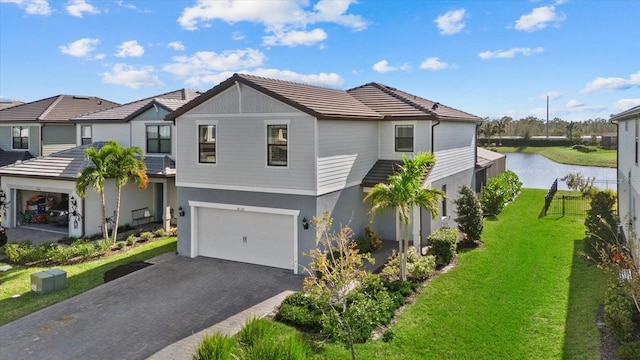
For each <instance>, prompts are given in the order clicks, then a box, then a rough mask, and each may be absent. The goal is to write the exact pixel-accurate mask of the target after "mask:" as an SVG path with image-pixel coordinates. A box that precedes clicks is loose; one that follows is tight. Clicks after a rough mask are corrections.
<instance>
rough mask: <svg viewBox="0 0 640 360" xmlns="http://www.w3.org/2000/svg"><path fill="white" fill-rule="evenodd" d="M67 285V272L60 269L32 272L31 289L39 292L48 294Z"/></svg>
mask: <svg viewBox="0 0 640 360" xmlns="http://www.w3.org/2000/svg"><path fill="white" fill-rule="evenodd" d="M65 287H67V272H66V271H64V270H60V269H49V270H45V271H41V272H37V273H33V274H31V291H33V292H35V293H37V294H48V293H52V292H54V291H58V290H62V289H64V288H65Z"/></svg>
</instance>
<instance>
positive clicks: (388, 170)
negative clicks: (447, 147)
mask: <svg viewBox="0 0 640 360" xmlns="http://www.w3.org/2000/svg"><path fill="white" fill-rule="evenodd" d="M402 163H403V161H402V160H378V161H376V163H375V164H374V165H373V167H371V170H369V172H368V173H367V175H365V177H364V178H363V179H362V183H360V186H362V187H374V186H376V185H377V184H379V183H384V184H388V183H389V176H391V175H393V174H395V173H396V172H398V171H400V167H401V165H402ZM434 164H435V163H434ZM434 164H430V165H429V166H427V168H426V169H425V172H424V173H423V175H422V181H423V182H424V180H426V179H427V176H429V173H430V172H431V170H432V169H433V166H434Z"/></svg>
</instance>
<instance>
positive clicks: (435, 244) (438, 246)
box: [427, 228, 458, 264]
mask: <svg viewBox="0 0 640 360" xmlns="http://www.w3.org/2000/svg"><path fill="white" fill-rule="evenodd" d="M457 241H458V229H453V228H440V229H438V230H436V231H434V232H433V233H432V234H431V235H429V236H428V237H427V242H428V243H429V244H430V245H431V248H430V249H429V254H430V255H433V256H435V258H436V262H437V263H438V264H448V263H449V262H450V261H451V259H453V256H454V255H455V253H456V242H457Z"/></svg>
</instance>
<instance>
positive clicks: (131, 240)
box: [125, 235, 138, 246]
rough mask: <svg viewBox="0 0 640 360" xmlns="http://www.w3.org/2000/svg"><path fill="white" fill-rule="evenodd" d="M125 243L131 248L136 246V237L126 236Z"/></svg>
mask: <svg viewBox="0 0 640 360" xmlns="http://www.w3.org/2000/svg"><path fill="white" fill-rule="evenodd" d="M125 241H126V242H127V245H129V246H133V245H135V244H136V242H138V237H137V236H134V235H129V236H127V239H126V240H125Z"/></svg>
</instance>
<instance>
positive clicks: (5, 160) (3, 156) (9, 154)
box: [0, 149, 33, 166]
mask: <svg viewBox="0 0 640 360" xmlns="http://www.w3.org/2000/svg"><path fill="white" fill-rule="evenodd" d="M29 159H33V155H31V153H30V152H28V151H4V150H2V149H0V166H5V165H9V164H13V163H15V162H16V161H18V160H19V161H24V160H29Z"/></svg>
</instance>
